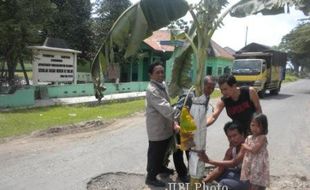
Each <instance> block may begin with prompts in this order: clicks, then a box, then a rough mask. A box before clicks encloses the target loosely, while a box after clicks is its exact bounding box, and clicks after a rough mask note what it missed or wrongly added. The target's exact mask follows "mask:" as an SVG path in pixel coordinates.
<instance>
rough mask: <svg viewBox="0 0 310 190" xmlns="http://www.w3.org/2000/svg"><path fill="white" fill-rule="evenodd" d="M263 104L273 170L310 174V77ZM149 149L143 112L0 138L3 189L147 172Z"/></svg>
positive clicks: (214, 143) (213, 142)
mask: <svg viewBox="0 0 310 190" xmlns="http://www.w3.org/2000/svg"><path fill="white" fill-rule="evenodd" d="M212 102H213V103H215V100H212ZM261 104H262V108H263V112H264V113H265V114H267V116H268V118H269V134H268V140H269V146H268V149H269V152H270V162H271V174H272V175H273V176H277V177H279V179H281V178H282V177H283V178H285V177H287V176H302V177H303V178H302V179H303V180H308V179H310V174H309V172H310V163H309V158H310V140H309V139H310V132H309V131H310V130H309V128H310V80H308V79H303V80H299V81H297V82H293V83H288V84H285V85H283V87H282V90H281V92H280V94H279V95H278V96H267V97H266V98H265V99H263V100H261ZM228 120H229V119H228V117H227V116H226V113H225V111H223V113H222V114H221V116H220V118H219V119H218V121H216V123H215V124H214V125H212V126H211V127H210V128H209V129H208V135H207V151H208V154H209V156H210V157H211V158H212V159H221V158H222V157H223V155H224V152H225V150H226V148H227V146H228V143H227V139H226V137H225V135H224V132H223V129H222V128H223V125H224V123H225V122H226V121H228ZM146 151H147V136H146V130H145V118H144V113H138V114H136V115H134V116H132V117H128V118H125V119H121V120H118V121H116V122H114V123H113V124H112V125H110V126H108V127H105V128H103V129H100V130H94V131H90V132H84V133H78V134H70V135H58V136H53V137H40V138H39V137H31V136H28V137H22V138H17V139H13V140H10V141H8V142H5V143H2V144H0V189H1V190H2V189H5V190H22V189H23V190H24V189H27V190H28V189H29V190H42V189H44V190H56V189H57V190H61V189H63V190H79V189H81V190H82V189H83V190H85V189H86V185H87V182H89V181H90V180H91V179H92V178H94V177H96V176H98V175H101V174H103V173H107V172H132V173H137V174H145V173H146V171H145V167H146ZM172 167H173V166H172ZM287 179H288V180H289V179H290V177H288V178H287ZM301 189H303V188H301Z"/></svg>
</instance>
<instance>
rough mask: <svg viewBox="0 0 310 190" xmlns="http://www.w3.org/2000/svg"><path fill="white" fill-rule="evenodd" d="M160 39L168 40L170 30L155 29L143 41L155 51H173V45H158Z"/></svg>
mask: <svg viewBox="0 0 310 190" xmlns="http://www.w3.org/2000/svg"><path fill="white" fill-rule="evenodd" d="M161 40H170V32H169V31H168V30H157V31H154V32H153V35H152V36H150V37H148V38H146V39H145V40H144V43H146V44H147V45H149V46H150V47H151V48H153V49H154V50H156V51H162V52H166V51H169V52H173V51H174V46H166V45H160V44H159V42H160V41H161Z"/></svg>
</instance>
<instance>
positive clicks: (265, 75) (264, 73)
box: [232, 43, 286, 98]
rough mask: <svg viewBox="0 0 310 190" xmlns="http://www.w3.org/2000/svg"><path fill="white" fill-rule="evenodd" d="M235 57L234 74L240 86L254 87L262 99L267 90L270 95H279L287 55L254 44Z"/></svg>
mask: <svg viewBox="0 0 310 190" xmlns="http://www.w3.org/2000/svg"><path fill="white" fill-rule="evenodd" d="M260 50H261V51H260ZM234 56H235V60H234V62H233V65H232V74H233V75H234V76H235V78H236V80H237V82H238V85H239V86H245V85H246V86H252V87H254V88H255V89H256V91H257V92H258V95H259V96H260V97H261V98H263V97H264V96H265V93H266V91H267V90H269V91H270V94H278V93H279V91H280V89H281V83H282V80H284V77H285V65H286V54H285V53H283V52H279V51H275V50H272V49H268V47H267V46H264V45H260V44H256V43H252V44H250V45H248V46H246V47H244V48H243V49H241V50H240V51H239V52H237V53H236V54H235V55H234Z"/></svg>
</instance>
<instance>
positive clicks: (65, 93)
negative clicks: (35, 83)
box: [39, 83, 94, 99]
mask: <svg viewBox="0 0 310 190" xmlns="http://www.w3.org/2000/svg"><path fill="white" fill-rule="evenodd" d="M39 88H40V95H41V96H40V97H41V98H42V99H45V98H65V97H78V96H93V95H94V87H93V84H92V83H85V84H75V85H74V84H70V85H59V86H40V87H39ZM46 90H47V93H46ZM46 95H47V96H48V97H46Z"/></svg>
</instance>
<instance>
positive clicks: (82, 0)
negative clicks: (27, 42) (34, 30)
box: [43, 0, 95, 61]
mask: <svg viewBox="0 0 310 190" xmlns="http://www.w3.org/2000/svg"><path fill="white" fill-rule="evenodd" d="M52 1H53V2H54V3H55V4H56V7H57V9H56V10H55V11H54V12H53V15H52V17H51V18H50V19H49V20H48V22H46V23H45V26H44V34H43V36H44V37H54V38H61V39H64V40H66V42H68V44H69V46H70V48H72V49H77V50H80V51H81V52H82V53H81V54H80V55H79V58H83V59H86V60H88V61H90V60H91V58H92V52H93V51H94V50H95V48H94V47H93V41H92V40H93V39H92V37H93V33H92V30H91V10H92V5H91V3H90V0H52Z"/></svg>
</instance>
